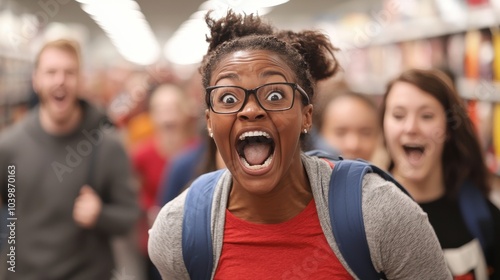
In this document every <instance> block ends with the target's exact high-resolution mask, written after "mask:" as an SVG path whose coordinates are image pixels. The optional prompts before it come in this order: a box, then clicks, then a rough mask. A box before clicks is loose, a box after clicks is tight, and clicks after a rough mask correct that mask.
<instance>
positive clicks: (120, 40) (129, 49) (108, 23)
mask: <svg viewBox="0 0 500 280" xmlns="http://www.w3.org/2000/svg"><path fill="white" fill-rule="evenodd" d="M76 1H77V2H79V3H80V6H81V8H82V10H84V11H85V12H86V13H87V14H89V16H90V17H91V18H92V19H93V20H94V21H95V22H96V23H97V25H99V26H100V27H101V28H102V30H104V32H105V33H106V35H107V36H108V37H109V38H110V40H111V42H112V43H113V45H114V46H115V47H116V48H117V50H118V52H119V53H120V54H121V55H122V56H123V57H124V58H125V59H126V60H128V61H130V62H133V63H136V64H141V65H149V64H153V63H154V62H156V61H157V60H158V58H159V56H160V48H159V44H158V42H157V40H156V37H155V35H154V33H153V31H152V30H151V27H150V26H149V23H148V22H147V21H146V18H145V17H144V14H142V12H141V10H140V7H139V5H138V4H137V2H135V1H134V0H120V1H99V0H76Z"/></svg>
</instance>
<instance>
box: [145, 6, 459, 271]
mask: <svg viewBox="0 0 500 280" xmlns="http://www.w3.org/2000/svg"><path fill="white" fill-rule="evenodd" d="M206 21H207V24H208V26H209V28H210V31H211V34H210V36H209V37H207V38H208V39H207V40H208V42H209V43H210V44H209V49H208V53H207V55H206V56H205V58H204V59H203V62H202V65H201V68H200V70H201V73H202V77H203V86H204V87H205V88H206V93H205V94H206V103H207V108H208V109H207V110H206V119H207V130H208V131H207V132H208V134H209V135H210V137H212V138H213V139H214V141H215V143H216V145H217V148H218V150H219V152H220V155H221V157H222V159H223V160H224V163H225V165H226V166H227V169H225V170H222V171H216V172H214V173H209V174H205V175H202V176H201V177H200V178H198V179H197V180H196V181H195V182H194V183H193V185H191V187H190V188H189V189H187V190H186V191H185V192H183V193H182V194H181V195H179V196H178V197H177V198H175V199H174V200H172V201H171V202H170V203H168V204H167V205H165V206H164V207H163V209H162V210H161V212H160V214H159V215H158V217H157V219H156V221H155V223H154V225H153V227H152V229H151V230H150V240H149V253H150V256H151V259H152V261H153V262H154V264H155V265H156V266H157V268H158V269H159V271H160V273H161V275H162V277H163V278H165V279H190V278H191V279H358V278H359V277H358V276H357V275H356V274H355V273H354V272H353V269H352V267H351V266H350V265H349V264H348V263H347V262H346V260H345V258H344V257H343V256H342V254H341V253H340V250H339V246H338V244H337V241H336V239H335V237H334V234H333V233H332V224H331V221H330V219H329V203H328V195H327V194H328V189H329V182H330V178H331V176H332V164H331V163H330V162H328V161H327V160H325V159H322V158H318V157H312V156H308V155H306V154H305V153H303V152H302V150H301V143H302V139H303V138H304V137H306V135H307V134H308V132H309V131H310V129H311V125H312V110H313V106H312V105H311V101H312V98H313V95H314V90H315V83H316V82H317V81H319V80H322V79H326V78H328V77H331V76H333V75H334V74H335V73H336V71H337V69H338V64H337V61H336V59H335V56H334V54H333V53H334V51H336V49H335V48H334V47H333V46H332V45H331V43H330V40H329V39H328V38H327V37H326V36H325V35H324V34H322V33H320V32H317V31H313V30H307V31H302V32H293V31H277V30H275V29H274V28H273V27H272V26H271V25H270V24H268V23H265V22H263V21H262V20H261V18H259V17H258V16H255V15H238V14H236V13H234V12H231V11H229V12H228V14H227V15H226V16H225V17H223V18H221V19H217V20H216V19H213V18H211V17H210V14H208V15H207V16H206ZM352 113H353V114H355V113H356V112H352ZM214 175H217V176H214ZM206 178H211V179H210V180H206ZM362 179H363V180H362V182H363V183H362V188H363V189H362V191H363V195H362V206H363V210H364V211H363V217H362V220H364V226H365V230H366V240H367V242H368V246H369V249H370V250H369V254H368V255H366V256H365V257H367V258H368V259H369V260H371V263H370V265H372V266H373V267H374V269H375V270H376V271H377V272H379V273H382V274H384V275H385V277H386V278H387V279H451V275H450V274H449V271H448V269H447V267H446V264H445V262H444V258H443V255H442V251H441V249H440V247H439V242H438V240H437V238H436V236H435V234H434V232H433V230H432V227H431V226H430V224H429V222H428V219H427V216H426V215H425V213H424V212H423V211H422V210H421V209H420V208H419V207H418V205H417V204H416V203H415V202H414V201H413V200H412V199H411V198H410V197H409V196H407V195H405V194H404V193H403V192H402V191H401V190H400V189H398V188H397V187H396V186H395V185H394V184H393V183H391V182H388V181H386V180H384V179H382V178H381V177H380V176H379V175H377V174H373V173H370V174H366V175H364V177H363V178H362ZM200 182H203V184H200ZM353 187H355V186H353ZM210 190H213V192H210ZM210 193H211V194H212V196H211V195H210ZM193 197H194V198H193ZM207 203H208V205H209V206H210V207H209V208H206V209H207V210H206V211H205V212H202V213H201V214H202V215H198V214H199V212H197V209H205V208H204V207H205V205H206V204H207ZM193 213H196V215H195V214H193ZM207 219H208V222H207ZM198 225H203V226H205V229H206V228H207V227H208V234H207V235H205V234H204V233H203V232H202V230H200V231H198V229H200V227H198ZM201 229H203V227H201ZM366 240H365V241H366ZM193 244H194V245H197V244H203V246H199V247H196V246H195V250H194V251H195V252H194V253H193V251H189V250H188V249H189V248H192V247H193V246H192V245H193ZM207 244H208V245H207ZM206 247H209V248H208V249H206ZM205 249H206V250H205ZM359 258H360V259H361V258H363V256H362V255H360V256H359ZM202 270H203V272H200V271H202Z"/></svg>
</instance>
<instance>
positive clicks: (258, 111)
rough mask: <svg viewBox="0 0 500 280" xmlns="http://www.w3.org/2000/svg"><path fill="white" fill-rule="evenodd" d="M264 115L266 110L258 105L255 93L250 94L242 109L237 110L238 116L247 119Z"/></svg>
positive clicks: (255, 118)
mask: <svg viewBox="0 0 500 280" xmlns="http://www.w3.org/2000/svg"><path fill="white" fill-rule="evenodd" d="M265 115H266V111H265V110H264V108H262V107H261V106H260V104H259V102H258V101H257V98H256V97H255V95H250V96H249V97H248V101H247V102H246V104H245V105H244V106H243V109H241V111H240V112H238V118H241V119H244V120H249V121H253V120H258V119H262V118H264V116H265Z"/></svg>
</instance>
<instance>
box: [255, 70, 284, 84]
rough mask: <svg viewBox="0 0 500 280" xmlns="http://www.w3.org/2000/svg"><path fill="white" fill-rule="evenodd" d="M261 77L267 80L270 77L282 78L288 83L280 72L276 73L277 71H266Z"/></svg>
mask: <svg viewBox="0 0 500 280" xmlns="http://www.w3.org/2000/svg"><path fill="white" fill-rule="evenodd" d="M260 76H261V77H262V78H267V77H270V76H281V77H283V78H284V79H285V81H286V77H285V76H284V75H283V73H282V72H279V71H275V70H268V71H265V72H263V73H261V74H260Z"/></svg>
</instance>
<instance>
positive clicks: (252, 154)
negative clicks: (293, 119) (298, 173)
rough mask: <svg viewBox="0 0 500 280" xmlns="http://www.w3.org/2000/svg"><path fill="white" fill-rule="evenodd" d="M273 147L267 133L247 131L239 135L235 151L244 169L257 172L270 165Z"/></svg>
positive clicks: (272, 141) (272, 142)
mask: <svg viewBox="0 0 500 280" xmlns="http://www.w3.org/2000/svg"><path fill="white" fill-rule="evenodd" d="M274 146H275V144H274V140H273V139H272V138H271V136H270V135H269V134H268V133H267V132H264V131H247V132H245V133H243V134H241V135H240V137H239V139H238V141H237V143H236V150H237V152H238V155H239V156H240V160H241V161H242V162H243V164H244V166H245V167H246V168H248V169H252V170H259V169H264V168H266V167H268V166H269V165H270V164H271V162H272V160H273V154H274Z"/></svg>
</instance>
